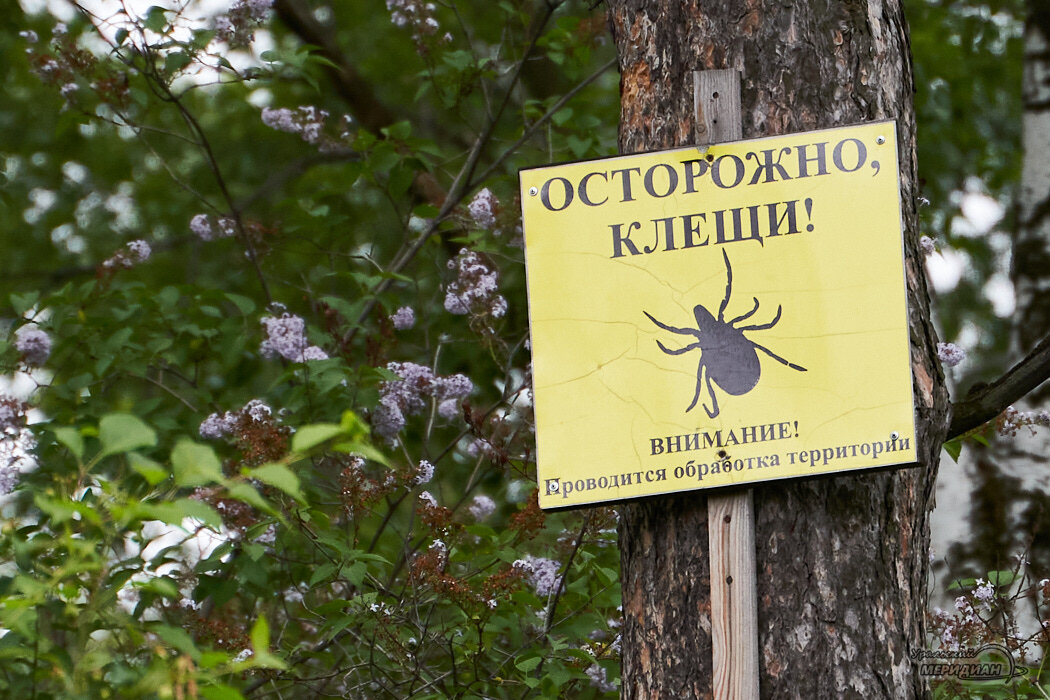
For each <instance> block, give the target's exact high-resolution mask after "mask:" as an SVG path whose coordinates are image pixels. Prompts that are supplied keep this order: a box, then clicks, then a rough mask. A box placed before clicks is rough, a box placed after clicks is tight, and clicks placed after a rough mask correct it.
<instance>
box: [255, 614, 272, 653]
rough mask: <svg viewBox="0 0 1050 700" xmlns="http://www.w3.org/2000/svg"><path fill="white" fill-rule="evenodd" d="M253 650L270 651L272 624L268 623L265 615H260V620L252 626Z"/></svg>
mask: <svg viewBox="0 0 1050 700" xmlns="http://www.w3.org/2000/svg"><path fill="white" fill-rule="evenodd" d="M251 640H252V649H253V650H254V651H258V650H260V649H262V650H264V651H269V649H270V624H269V623H268V622H266V616H265V615H259V618H258V619H257V620H256V621H255V624H254V625H252V631H251Z"/></svg>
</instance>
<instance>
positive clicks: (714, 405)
mask: <svg viewBox="0 0 1050 700" xmlns="http://www.w3.org/2000/svg"><path fill="white" fill-rule="evenodd" d="M707 393H708V394H710V395H711V406H712V408H710V409H709V408H708V407H707V406H704V410H705V411H707V415H708V417H710V418H714V417H715V416H717V415H718V397H717V396H715V388H714V387H713V386H711V373H710V372H708V373H707Z"/></svg>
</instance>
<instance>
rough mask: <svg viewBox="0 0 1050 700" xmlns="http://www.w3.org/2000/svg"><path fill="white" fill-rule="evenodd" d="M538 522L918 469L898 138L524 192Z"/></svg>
mask: <svg viewBox="0 0 1050 700" xmlns="http://www.w3.org/2000/svg"><path fill="white" fill-rule="evenodd" d="M521 199H522V210H523V214H524V231H525V248H526V268H527V275H528V287H529V314H530V321H531V331H532V337H531V342H532V354H533V365H532V369H533V388H534V399H535V411H536V432H537V441H538V445H537V459H538V476H539V484H540V504H541V505H542V506H543V507H545V508H557V507H566V506H574V505H582V504H588V503H598V502H603V501H614V500H622V499H627V498H636V497H640V496H647V495H652V494H660V493H670V492H679V491H686V490H691V489H700V488H711V487H717V486H726V485H729V484H742V483H747V482H754V481H766V480H771V479H781V478H786V477H796V476H809V475H813V474H821V473H828V472H839V471H846V470H852V469H864V468H871V467H884V466H889V465H895V464H906V463H910V462H914V461H915V459H916V457H915V423H914V407H913V402H912V380H911V365H910V361H909V343H908V327H907V308H906V297H905V281H904V263H903V245H902V233H901V215H900V193H899V182H898V165H897V139H896V127H895V124H894V123H893V122H878V123H872V124H864V125H860V126H853V127H847V128H842V129H831V130H825V131H816V132H808V133H802V134H793V135H790V136H782V137H775V138H768V139H757V140H751V141H739V142H734V143H729V144H722V145H715V146H711V147H709V148H707V149H706V150H704V149H698V148H684V149H678V150H673V151H664V152H659V153H646V154H640V155H633V156H624V157H618V158H608V159H603V160H595V161H588V162H581V163H571V164H567V165H557V166H551V167H543V168H533V169H528V170H523V171H522V172H521Z"/></svg>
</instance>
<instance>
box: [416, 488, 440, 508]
mask: <svg viewBox="0 0 1050 700" xmlns="http://www.w3.org/2000/svg"><path fill="white" fill-rule="evenodd" d="M419 500H420V501H422V502H423V503H424V505H427V506H429V507H431V508H437V507H438V502H437V499H436V498H434V494H432V493H430V492H429V491H424V492H422V493H421V494H419Z"/></svg>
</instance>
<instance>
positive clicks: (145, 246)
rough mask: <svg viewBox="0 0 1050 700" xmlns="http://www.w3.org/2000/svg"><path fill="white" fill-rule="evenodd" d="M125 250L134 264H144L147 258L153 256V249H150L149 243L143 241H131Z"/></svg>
mask: <svg viewBox="0 0 1050 700" xmlns="http://www.w3.org/2000/svg"><path fill="white" fill-rule="evenodd" d="M127 248H128V253H130V254H131V258H132V260H134V261H135V262H136V263H141V262H146V261H147V260H149V256H150V255H152V254H153V249H152V248H150V245H149V243H147V242H146V241H143V240H138V241H132V242H131V243H128V246H127Z"/></svg>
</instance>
